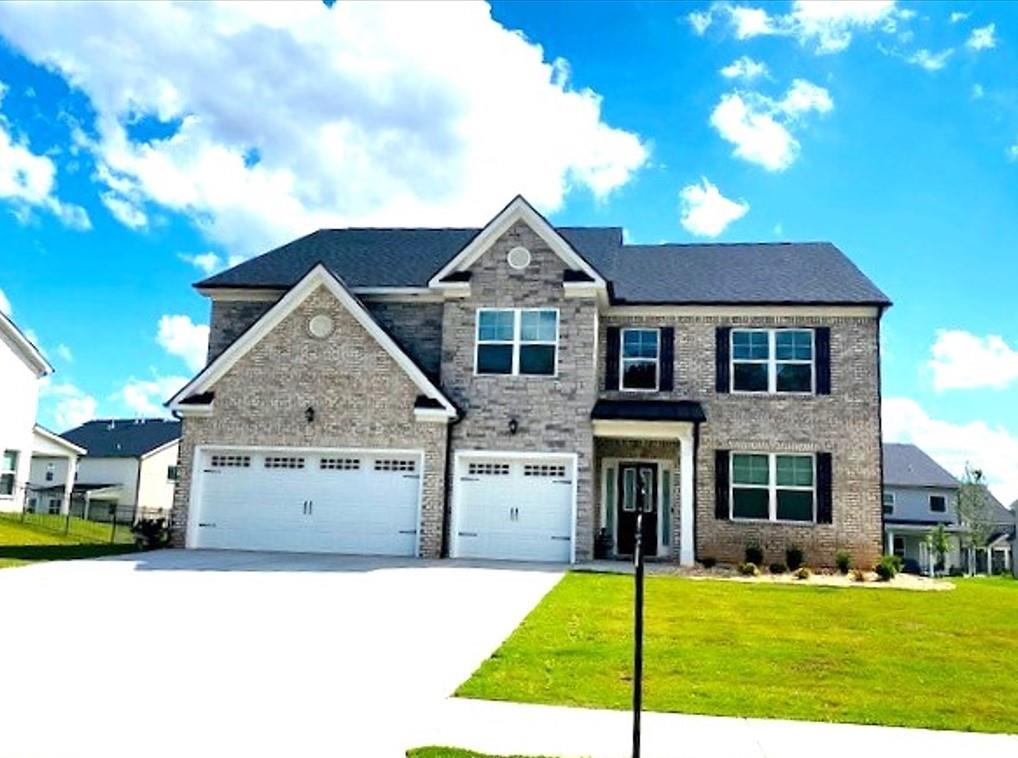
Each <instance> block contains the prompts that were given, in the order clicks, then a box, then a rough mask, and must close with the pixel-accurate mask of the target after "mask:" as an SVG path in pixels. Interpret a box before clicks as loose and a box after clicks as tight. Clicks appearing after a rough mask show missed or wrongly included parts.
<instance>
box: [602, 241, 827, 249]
mask: <svg viewBox="0 0 1018 758" xmlns="http://www.w3.org/2000/svg"><path fill="white" fill-rule="evenodd" d="M750 245H751V246H753V247H780V246H784V245H831V246H832V247H837V245H835V244H834V243H833V242H831V241H830V240H799V241H782V242H774V241H770V242H651V243H647V244H643V243H624V244H623V245H622V249H623V250H625V249H626V248H629V247H747V246H750Z"/></svg>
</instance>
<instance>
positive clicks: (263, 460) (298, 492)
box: [191, 449, 422, 555]
mask: <svg viewBox="0 0 1018 758" xmlns="http://www.w3.org/2000/svg"><path fill="white" fill-rule="evenodd" d="M421 465H422V462H421V454H420V453H417V452H411V453H407V452H397V451H381V452H379V451H358V450H347V451H342V452H335V451H326V450H322V451H307V450H287V449H281V450H270V451H264V450H250V449H237V450H215V451H204V452H202V453H201V454H200V455H199V465H198V467H197V476H198V477H199V479H198V482H197V488H196V490H195V495H196V500H197V502H196V504H195V506H194V507H193V508H192V519H195V521H194V522H193V523H192V531H191V534H192V540H191V545H192V546H193V547H204V548H226V549H237V550H281V551H294V552H316V553H351V554H360V555H416V554H417V524H418V521H419V514H418V504H419V502H420V482H421Z"/></svg>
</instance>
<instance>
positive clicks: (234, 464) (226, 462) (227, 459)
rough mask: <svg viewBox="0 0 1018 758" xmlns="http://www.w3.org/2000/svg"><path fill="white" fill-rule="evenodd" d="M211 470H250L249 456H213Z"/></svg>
mask: <svg viewBox="0 0 1018 758" xmlns="http://www.w3.org/2000/svg"><path fill="white" fill-rule="evenodd" d="M212 468H251V456H250V455H213V456H212Z"/></svg>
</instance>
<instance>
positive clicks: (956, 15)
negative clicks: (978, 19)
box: [951, 11, 969, 24]
mask: <svg viewBox="0 0 1018 758" xmlns="http://www.w3.org/2000/svg"><path fill="white" fill-rule="evenodd" d="M968 17H969V14H968V13H962V12H961V11H954V12H953V13H952V14H951V23H952V24H957V23H958V22H959V21H964V20H965V19H967V18H968Z"/></svg>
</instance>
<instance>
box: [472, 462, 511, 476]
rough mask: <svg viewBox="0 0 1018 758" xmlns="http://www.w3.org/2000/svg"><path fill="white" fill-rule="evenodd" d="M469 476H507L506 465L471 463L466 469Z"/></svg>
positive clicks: (507, 469)
mask: <svg viewBox="0 0 1018 758" xmlns="http://www.w3.org/2000/svg"><path fill="white" fill-rule="evenodd" d="M467 473H468V474H470V475H471V476H509V464H508V463H471V464H470V465H469V466H468V467H467Z"/></svg>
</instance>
